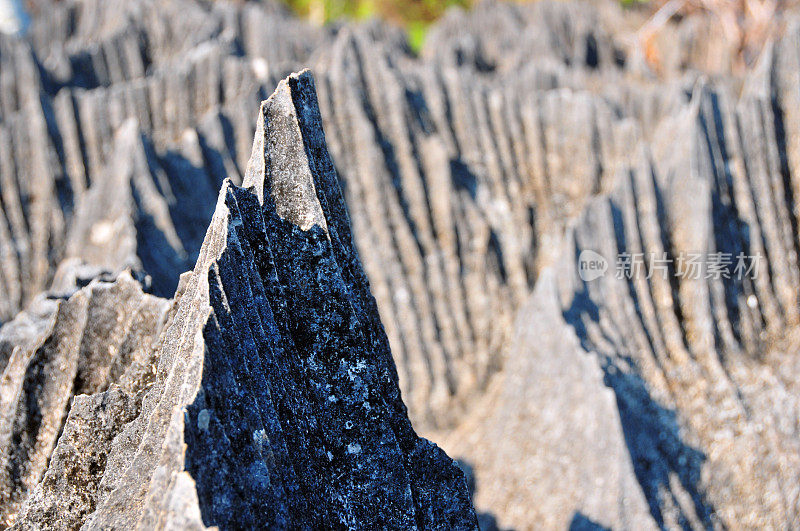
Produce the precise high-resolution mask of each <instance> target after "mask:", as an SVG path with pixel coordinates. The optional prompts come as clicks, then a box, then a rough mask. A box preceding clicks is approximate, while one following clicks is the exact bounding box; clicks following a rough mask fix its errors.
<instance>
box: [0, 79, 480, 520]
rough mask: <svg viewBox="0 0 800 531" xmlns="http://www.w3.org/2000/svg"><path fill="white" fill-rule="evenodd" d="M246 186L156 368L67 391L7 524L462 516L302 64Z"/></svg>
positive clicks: (464, 496) (461, 486) (263, 128)
mask: <svg viewBox="0 0 800 531" xmlns="http://www.w3.org/2000/svg"><path fill="white" fill-rule="evenodd" d="M244 186H245V188H238V187H236V186H235V185H233V184H232V183H231V182H230V181H225V183H224V184H223V186H222V190H221V192H220V194H219V200H218V203H217V207H216V210H215V213H214V216H213V218H212V221H211V225H210V227H209V229H208V232H207V234H206V238H205V241H204V243H203V246H202V248H201V250H200V257H199V259H198V262H197V265H196V266H195V269H194V270H193V271H192V272H191V274H187V275H185V276H184V277H183V278H182V281H181V287H180V288H179V292H178V294H177V295H176V300H175V302H174V308H173V310H172V311H171V313H170V316H169V321H168V323H167V324H166V325H165V326H164V331H163V333H162V334H161V336H160V338H159V340H158V345H159V346H158V349H157V351H156V352H155V354H154V357H153V358H152V363H153V364H154V369H155V375H154V377H153V380H152V382H149V385H147V386H146V387H145V386H142V387H140V389H143V390H141V391H140V393H139V394H136V392H135V391H139V390H140V389H126V388H124V386H113V387H112V388H111V389H110V390H109V391H106V392H103V393H100V394H96V395H92V396H90V397H81V398H80V400H77V399H76V405H75V406H73V408H72V410H71V411H70V416H69V417H68V419H67V421H66V425H65V427H64V429H63V434H62V435H61V437H60V439H59V443H58V445H57V446H56V447H55V449H54V451H53V457H52V458H51V459H50V465H49V468H48V470H47V472H46V473H45V474H44V479H43V481H42V482H41V484H39V485H38V487H36V490H35V491H34V492H33V494H31V496H30V497H29V498H28V500H27V503H26V505H24V506H23V507H22V508H21V510H20V512H19V517H18V519H17V520H16V522H15V526H17V527H19V528H29V527H48V528H51V527H52V528H73V527H77V526H83V527H84V528H86V529H95V528H103V529H107V528H134V527H140V528H147V529H151V528H165V527H171V526H179V527H182V528H183V527H193V528H200V527H203V526H211V525H216V526H219V527H220V528H224V529H227V528H238V527H259V526H262V525H265V523H269V525H270V526H271V527H275V528H288V527H303V528H305V527H308V528H316V527H328V526H332V525H333V526H341V527H347V528H354V529H373V528H376V527H393V528H420V529H428V528H442V527H447V528H459V529H460V528H474V527H475V526H476V521H475V514H474V511H473V509H472V507H471V502H470V499H469V494H468V492H467V485H466V481H465V479H464V475H463V473H462V472H461V470H460V469H459V468H458V467H457V466H456V465H455V463H454V462H453V461H452V460H451V459H450V458H449V457H447V455H446V454H445V453H444V452H443V451H442V450H440V449H439V448H438V447H437V446H436V445H434V444H433V443H431V442H429V441H427V440H425V439H420V438H419V437H417V435H416V434H415V433H414V431H413V429H412V427H411V423H410V422H409V420H408V417H407V413H406V409H405V406H404V404H403V402H402V399H401V398H400V392H399V387H398V382H397V373H396V369H395V367H394V362H393V360H392V358H391V353H390V350H389V345H388V341H387V339H386V335H385V333H384V332H383V328H382V326H381V324H380V319H379V317H378V313H377V309H376V307H375V302H374V299H372V297H371V295H370V293H369V285H368V283H367V280H366V277H365V275H364V273H363V271H362V270H361V267H360V264H359V261H358V256H357V254H356V251H355V249H354V248H353V246H352V243H351V241H350V240H351V236H350V228H349V221H348V217H347V213H346V210H345V207H344V203H343V201H342V197H341V193H340V191H339V188H338V182H337V177H336V173H335V171H334V169H333V166H332V164H331V161H330V158H329V157H328V155H327V151H326V147H325V139H324V136H323V133H322V124H321V118H320V115H319V111H318V107H317V103H316V94H315V89H314V83H313V80H312V78H311V76H310V74H308V73H302V74H300V75H296V76H291V77H289V78H288V79H287V80H285V81H283V82H281V83H280V84H279V86H278V89H277V90H276V92H275V93H274V94H273V95H272V96H271V97H270V98H269V99H268V100H267V101H265V102H264V103H263V104H262V106H261V111H260V114H259V119H258V127H257V134H256V138H255V141H254V143H253V154H252V158H251V161H250V165H249V167H248V170H247V172H246V178H245V181H244ZM79 293H80V292H79ZM74 297H75V296H73V298H74ZM70 300H72V299H70ZM12 324H13V323H12ZM9 326H10V325H9ZM3 330H5V328H4V329H3ZM98 334H99V335H102V334H101V330H99V329H98ZM34 376H35V374H33V375H32V376H27V378H32V377H34ZM59 396H60V397H62V399H63V397H64V396H68V395H64V394H63V393H62V394H60V395H59ZM93 415H97V417H94V416H93ZM98 419H99V420H98ZM87 423H88V427H87ZM92 423H95V424H96V425H95V424H92ZM10 448H12V449H14V448H15V447H14V446H13V445H12V446H10ZM101 449H102V450H101ZM87 451H88V452H92V455H94V454H97V453H100V454H101V458H98V459H93V460H92V462H91V465H90V466H88V471H87V466H86V463H84V462H83V461H81V459H82V457H81V456H85V452H87ZM44 455H45V456H46V453H44ZM83 459H84V460H85V459H86V458H85V457H83ZM76 461H77V462H76ZM75 468H77V469H79V470H80V471H81V472H82V473H81V474H69V473H68V472H69V470H72V469H75ZM37 479H38V478H37V477H36V476H35V475H34V476H33V480H34V482H35V481H36V480H37ZM87 484H88V485H90V486H91V487H87ZM12 492H13V493H14V494H15V495H17V496H18V497H19V498H20V499H23V500H24V494H25V492H24V491H13V490H12ZM54 502H57V503H58V505H67V506H70V507H79V508H80V510H73V511H71V512H68V513H66V514H65V513H63V512H61V511H56V510H54V509H55V508H56V507H55V505H54Z"/></svg>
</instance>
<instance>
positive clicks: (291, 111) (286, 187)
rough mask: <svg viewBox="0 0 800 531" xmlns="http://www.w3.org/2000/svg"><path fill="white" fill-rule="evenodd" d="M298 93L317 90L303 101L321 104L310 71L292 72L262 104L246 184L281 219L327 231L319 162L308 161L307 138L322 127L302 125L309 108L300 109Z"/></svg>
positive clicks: (299, 225) (316, 133)
mask: <svg viewBox="0 0 800 531" xmlns="http://www.w3.org/2000/svg"><path fill="white" fill-rule="evenodd" d="M295 91H313V92H314V97H313V98H304V99H303V101H304V103H303V105H304V106H307V105H309V103H311V104H313V105H315V106H316V105H317V103H316V90H315V87H314V79H313V76H312V75H311V71H310V70H308V69H305V70H302V71H301V72H298V73H294V74H291V75H290V76H288V77H286V78H285V79H283V80H281V81H280V83H278V87H277V88H276V89H275V92H273V93H272V95H271V96H270V97H269V98H267V99H266V100H265V101H262V102H261V108H260V110H259V115H258V122H257V124H256V133H255V138H254V139H253V150H252V153H251V155H250V161H249V162H248V165H247V170H246V171H245V177H244V180H243V183H242V184H243V186H245V187H247V188H252V189H253V190H254V191H255V193H256V195H257V196H258V199H259V201H260V202H261V203H262V204H264V203H266V204H268V205H272V206H274V208H275V210H276V212H277V214H278V215H279V216H280V217H281V218H283V219H285V220H287V221H289V222H291V223H293V224H295V225H297V226H298V227H300V228H301V229H302V230H309V229H310V228H311V227H313V226H314V225H319V226H320V227H321V228H322V229H323V230H325V231H326V232H327V230H328V227H327V223H326V221H325V215H324V213H323V211H322V206H321V205H320V202H319V200H318V198H317V190H316V184H315V179H314V173H313V172H314V169H313V168H314V167H315V164H314V161H309V159H308V154H307V152H306V142H305V137H306V136H308V135H322V134H323V133H322V129H321V126H320V127H317V128H316V129H319V130H313V131H310V130H304V129H303V127H302V126H301V121H300V120H298V116H297V114H298V112H307V111H308V110H307V109H298V108H297V107H296V104H295V98H294V97H293V93H294V92H295ZM317 112H318V111H317ZM265 191H266V192H267V196H266V197H265Z"/></svg>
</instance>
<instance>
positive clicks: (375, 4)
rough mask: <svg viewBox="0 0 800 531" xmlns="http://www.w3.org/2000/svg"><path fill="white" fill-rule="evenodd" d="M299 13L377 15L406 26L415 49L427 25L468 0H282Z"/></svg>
mask: <svg viewBox="0 0 800 531" xmlns="http://www.w3.org/2000/svg"><path fill="white" fill-rule="evenodd" d="M284 2H286V3H287V4H288V5H289V7H291V8H292V9H293V10H294V11H296V12H297V13H298V14H299V15H300V16H302V17H305V18H308V19H309V20H311V21H312V22H315V23H318V24H324V23H327V22H330V21H332V20H336V19H339V18H342V17H347V18H352V19H355V20H364V19H367V18H370V17H380V18H382V19H384V20H388V21H390V22H393V23H395V24H398V25H400V26H402V27H404V28H405V29H406V32H407V33H408V40H409V43H410V44H411V47H412V48H413V49H414V50H416V51H418V50H419V49H420V48H421V47H422V43H423V42H424V41H425V34H426V33H427V30H428V27H429V26H430V24H431V23H432V22H434V21H435V20H436V19H437V18H439V17H440V16H442V14H443V13H444V12H445V10H447V8H449V7H451V6H461V7H468V6H469V5H470V4H471V3H472V0H284Z"/></svg>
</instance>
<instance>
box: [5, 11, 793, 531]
mask: <svg viewBox="0 0 800 531" xmlns="http://www.w3.org/2000/svg"><path fill="white" fill-rule="evenodd" d="M712 4H715V3H714V2H710V1H707V2H705V1H704V2H699V1H698V2H676V1H674V0H673V1H670V2H665V3H662V4H659V5H657V6H654V7H653V8H652V9H650V10H646V9H644V8H638V9H624V8H622V7H620V6H619V5H618V4H617V3H615V2H596V3H588V2H585V3H584V2H533V3H530V4H512V3H501V2H493V1H486V2H481V3H478V4H477V5H475V6H474V7H473V8H472V9H471V10H469V11H464V10H460V9H455V10H451V11H448V12H447V13H446V14H445V15H444V17H443V18H442V19H441V20H439V21H438V22H436V23H434V24H433V25H432V26H431V28H430V29H429V31H428V34H427V38H426V39H425V43H424V45H423V46H422V48H421V50H419V51H418V52H417V51H416V50H413V49H412V48H411V46H410V45H409V43H408V41H407V39H406V35H405V34H404V32H403V31H402V30H400V29H398V28H396V27H394V26H392V25H390V24H387V23H385V22H381V21H377V20H373V21H369V22H362V23H345V22H337V23H334V24H331V25H327V26H322V27H320V26H317V25H314V24H312V23H309V22H307V21H304V20H301V19H299V18H297V17H296V16H295V15H293V14H291V13H290V12H289V11H288V10H287V9H285V8H284V7H282V6H280V5H278V4H274V3H269V2H247V3H245V2H224V1H215V2H211V3H205V2H200V1H194V0H170V1H165V2H156V1H154V0H141V1H137V2H130V1H122V0H118V1H117V0H112V1H100V0H61V1H57V2H56V1H47V0H35V1H33V0H32V1H31V2H30V4H29V5H28V13H29V15H30V21H29V24H28V27H27V31H26V32H25V33H24V35H22V36H11V35H6V36H0V264H2V266H0V293H4V294H5V295H4V296H3V297H0V322H8V324H6V325H5V326H4V327H3V328H2V329H0V346H2V345H3V343H2V341H3V337H6V336H4V335H3V334H6V335H7V337H18V336H15V335H14V334H15V333H16V332H14V330H17V329H20V327H24V326H26V325H25V324H24V323H25V322H28V321H30V319H28V321H26V318H25V315H30V314H31V312H33V313H36V312H40V313H41V312H43V311H45V310H40V309H39V308H40V307H42V305H43V304H47V303H46V302H42V298H41V296H39V294H40V293H42V292H44V291H46V290H54V289H59V286H68V285H69V283H70V282H76V281H77V280H76V279H79V278H83V277H87V279H86V280H85V281H84V282H86V283H88V282H89V280H88V278H89V277H91V278H94V276H97V275H100V273H99V272H100V271H103V272H106V273H105V274H110V275H111V277H113V276H114V275H115V274H117V273H118V272H120V271H125V270H127V271H130V273H125V274H123V277H119V278H118V279H117V280H111V279H110V278H111V277H109V278H108V279H106V280H103V279H102V278H101V279H98V280H96V281H95V284H89V286H94V288H92V289H94V290H98V289H100V288H99V287H98V286H105V284H103V282H116V283H117V284H119V283H122V284H125V283H126V282H128V283H130V282H136V280H134V279H139V280H140V281H141V282H142V283H144V285H145V288H146V289H147V290H148V291H150V292H151V293H152V296H153V297H154V298H153V300H156V297H158V300H159V301H161V300H162V299H168V298H171V297H173V295H174V293H175V290H176V288H177V286H178V279H179V277H180V274H181V273H183V272H185V271H188V270H190V269H192V268H193V267H194V266H195V264H196V262H197V261H198V257H199V252H200V249H201V244H202V242H203V239H204V237H205V235H206V228H207V227H208V224H209V222H210V220H211V218H212V214H213V212H214V209H215V205H216V201H217V192H218V190H219V189H220V187H221V186H222V183H223V181H224V179H225V178H230V179H231V180H232V181H233V183H235V184H237V185H238V184H241V182H242V180H243V178H244V174H245V170H246V168H247V162H248V159H249V157H250V153H251V146H252V139H253V135H254V132H255V125H256V123H255V121H254V120H253V116H254V113H255V112H256V110H257V109H258V108H259V102H260V101H261V100H263V99H265V98H266V97H267V96H268V95H269V94H270V93H272V91H273V89H274V87H275V86H276V84H277V82H278V80H280V79H282V78H283V77H285V76H286V75H287V74H289V73H290V72H292V71H297V70H300V69H302V68H304V67H310V68H311V69H312V70H313V72H314V76H315V79H316V88H317V91H318V95H319V104H320V109H321V113H322V120H323V124H324V129H325V135H326V139H327V143H328V147H329V150H330V153H331V156H332V159H333V164H334V165H335V167H336V170H337V173H338V176H339V179H340V185H341V188H342V190H343V193H344V199H345V201H346V202H347V208H348V211H349V216H350V223H351V225H352V234H353V240H354V243H355V245H356V247H357V249H358V252H359V257H360V259H361V262H362V263H363V266H364V269H365V271H366V273H367V276H368V278H369V282H370V287H371V290H372V294H373V295H374V297H375V299H376V301H377V306H378V310H379V312H380V317H381V321H382V323H383V326H384V328H385V330H386V334H387V336H388V340H389V343H390V344H391V350H392V353H393V356H394V360H395V363H396V366H397V371H398V375H399V381H400V387H401V390H402V395H403V399H404V401H405V403H406V404H407V405H408V408H409V414H410V416H411V419H412V421H413V424H414V426H415V428H416V429H417V430H418V431H419V432H420V433H421V434H423V435H426V436H430V437H431V438H432V439H433V440H435V441H437V442H439V443H440V444H441V445H442V446H443V448H444V449H445V450H446V451H447V452H448V453H449V454H450V455H451V456H453V457H458V458H462V459H463V460H464V462H465V463H466V464H468V465H469V469H470V474H472V477H473V479H474V484H475V503H476V507H477V509H478V511H479V512H481V513H486V515H485V516H484V520H482V522H483V523H484V524H485V525H490V524H491V523H492V519H494V521H495V522H496V524H497V525H499V526H501V527H514V528H519V529H527V528H540V527H547V528H565V527H569V526H571V525H572V526H576V527H578V528H580V527H579V526H581V525H590V524H591V525H599V526H605V527H610V528H615V529H616V528H631V529H638V528H643V527H661V528H679V527H690V528H717V527H719V528H724V527H739V526H741V527H746V528H750V527H764V526H770V527H788V528H793V527H798V526H800V477H798V476H799V475H800V466H799V465H800V462H799V461H800V425H799V424H798V418H800V416H799V415H800V389H799V388H798V384H797V375H798V374H799V373H798V370H800V366H799V362H798V356H797V350H798V339H799V338H800V336H798V319H799V318H800V315H799V313H798V311H799V310H800V307H799V306H798V296H799V294H800V286H799V285H798V284H800V269H799V268H798V249H799V248H800V232H798V218H799V217H800V207H798V205H797V201H798V200H800V12H799V11H797V8H796V7H794V6H792V5H789V4H784V3H780V2H771V1H768V0H765V1H744V2H731V4H737V5H739V4H741V6H744V7H743V10H742V11H736V10H733V9H730V10H728V9H727V7H725V6H723V7H724V8H723V7H721V8H720V9H712V7H713V6H712ZM584 249H591V250H594V251H596V252H598V253H600V254H602V255H603V256H605V257H607V258H608V259H609V260H611V261H612V266H613V257H614V256H616V255H618V254H620V253H624V252H627V253H663V252H666V253H668V254H669V255H670V256H677V255H678V254H679V253H681V252H702V253H715V252H722V253H731V254H732V255H734V256H735V255H737V254H739V253H744V254H746V255H759V256H761V257H763V258H762V261H761V264H762V265H763V266H764V267H763V268H762V269H761V270H760V272H759V275H758V276H757V277H756V278H755V279H744V280H738V281H737V280H736V279H725V278H708V279H706V278H701V279H692V280H689V279H678V278H676V276H675V275H674V273H675V271H674V267H675V265H672V266H670V267H672V268H673V269H670V270H669V273H670V274H669V275H668V278H667V279H662V278H660V277H659V276H658V275H651V276H650V278H645V276H646V275H642V276H640V277H636V278H632V279H624V278H623V279H619V278H616V276H615V275H613V274H608V275H606V276H604V277H602V278H601V279H598V280H595V281H592V282H584V281H582V280H581V279H580V277H579V275H578V272H577V269H576V268H577V259H578V256H579V254H580V252H581V251H582V250H584ZM87 275H88V276H87ZM124 275H128V276H124ZM100 276H102V275H100ZM117 284H113V285H117ZM84 289H86V288H84ZM104 289H105V288H104ZM108 289H110V288H108ZM136 296H137V297H144V298H145V299H146V300H148V301H149V300H151V299H149V297H151V295H146V294H141V295H140V294H137V295H136ZM37 297H38V298H37ZM70 300H71V299H70ZM152 304H153V305H155V306H156V307H154V309H153V312H152V313H153V314H154V315H155V314H158V315H161V314H160V313H159V312H164V311H166V310H164V309H163V308H162V307H161V306H160V305H162V304H167V303H166V302H159V303H158V304H156V303H155V302H153V303H152ZM24 309H26V310H25V311H26V312H27V314H25V313H23V314H20V316H21V317H17V318H16V319H15V316H16V315H18V312H20V311H21V310H24ZM12 319H13V321H12ZM152 319H153V324H152V325H147V326H149V327H150V328H148V330H149V332H148V334H156V333H157V329H158V326H161V325H157V324H155V323H156V322H160V321H158V319H155V317H153V318H152ZM34 321H35V320H34ZM15 323H16V324H15ZM20 323H22V324H20ZM30 326H32V327H35V326H38V325H35V324H31V325H30ZM142 326H145V325H142ZM26 333H28V332H26ZM30 333H33V332H30ZM109 333H110V332H109ZM115 337H116V336H115ZM15 341H17V340H15ZM18 341H22V340H21V339H20V340H18ZM9 344H10V343H9ZM120 348H121V347H120ZM122 351H124V352H127V351H125V350H124V349H122V350H121V352H122ZM9 352H10V350H9ZM125 355H126V356H128V355H129V354H125ZM136 355H137V356H138V355H139V354H136ZM0 361H2V360H1V359H0ZM23 369H24V368H23ZM23 369H20V368H17V369H14V370H23ZM4 370H5V371H9V370H11V369H10V368H9V367H7V368H6V369H4ZM111 372H112V373H113V371H111ZM5 377H6V373H5V372H4V378H5ZM131 377H133V375H132V376H131ZM136 377H137V378H139V377H142V376H141V375H138V373H137V375H136ZM97 385H100V384H97ZM101 388H102V387H98V388H97V389H95V388H93V387H87V388H86V390H82V391H79V392H84V393H89V392H94V391H95V390H99V389H101ZM80 389H83V388H80ZM59 400H62V401H63V400H64V398H63V397H61V398H59ZM65 404H66V402H65ZM65 404H61V405H59V406H58V407H59V408H62V409H63V408H65V407H68V406H66V405H65ZM39 459H40V462H38V463H39V464H36V465H35V466H34V467H33V468H31V470H30V478H29V479H26V480H25V481H28V482H29V483H30V484H31V485H35V484H36V483H37V482H38V481H40V479H41V476H42V474H43V473H44V469H43V468H42V466H43V463H46V462H47V459H48V456H47V455H43V456H42V457H40V458H39ZM465 468H466V465H465ZM489 514H491V515H492V516H489Z"/></svg>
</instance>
